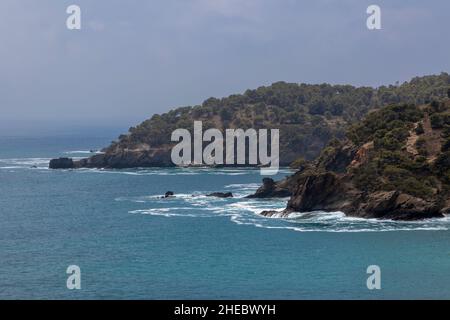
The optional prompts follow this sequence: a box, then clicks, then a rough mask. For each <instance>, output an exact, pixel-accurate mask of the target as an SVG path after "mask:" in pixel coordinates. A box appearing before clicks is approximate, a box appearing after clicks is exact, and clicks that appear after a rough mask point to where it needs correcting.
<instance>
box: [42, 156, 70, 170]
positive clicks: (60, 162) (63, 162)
mask: <svg viewBox="0 0 450 320" xmlns="http://www.w3.org/2000/svg"><path fill="white" fill-rule="evenodd" d="M48 166H49V168H50V169H73V168H75V165H74V162H73V160H72V159H71V158H58V159H53V160H51V161H50V163H49V165H48Z"/></svg>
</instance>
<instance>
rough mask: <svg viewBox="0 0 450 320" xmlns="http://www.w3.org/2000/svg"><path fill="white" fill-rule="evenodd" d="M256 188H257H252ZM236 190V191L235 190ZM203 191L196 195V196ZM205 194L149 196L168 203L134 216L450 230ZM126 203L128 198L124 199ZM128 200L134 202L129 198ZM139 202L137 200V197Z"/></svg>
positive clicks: (433, 222)
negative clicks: (267, 214) (288, 209)
mask: <svg viewBox="0 0 450 320" xmlns="http://www.w3.org/2000/svg"><path fill="white" fill-rule="evenodd" d="M248 186H250V184H242V185H238V184H236V185H228V186H226V187H228V188H227V189H233V188H237V189H239V188H242V187H244V188H245V187H248ZM252 187H254V186H253V185H252ZM233 191H234V190H233ZM196 193H200V191H196V192H194V194H196ZM202 193H203V195H198V196H192V194H179V195H176V196H175V197H174V198H168V199H169V200H173V201H180V202H181V203H185V205H184V206H176V207H171V206H170V205H171V204H173V202H171V201H167V200H168V199H160V198H157V197H160V196H146V197H145V199H146V202H147V203H146V204H147V205H148V204H151V203H152V202H153V203H155V204H158V205H161V204H165V206H164V207H163V208H148V209H143V210H133V211H130V212H131V213H140V214H147V215H153V216H165V217H197V218H205V217H207V218H211V217H229V219H230V221H231V222H233V223H235V224H238V225H251V226H254V227H258V228H266V229H285V230H291V231H296V232H387V231H422V230H427V231H436V230H450V216H449V217H445V218H443V219H429V220H423V221H411V222H410V221H392V220H376V219H363V218H356V217H347V216H345V214H344V213H342V212H323V211H316V212H306V213H299V212H294V213H291V214H289V215H288V216H284V215H282V214H281V211H282V210H283V209H284V208H285V207H286V201H287V199H269V200H265V199H243V198H236V197H235V198H215V197H206V196H205V195H204V194H207V193H209V192H207V191H204V192H202ZM122 200H124V199H122ZM127 200H128V201H133V199H131V198H128V199H127ZM134 200H136V198H134ZM264 210H270V211H279V212H280V213H279V214H275V215H273V216H271V217H264V216H261V215H260V213H261V212H262V211H264Z"/></svg>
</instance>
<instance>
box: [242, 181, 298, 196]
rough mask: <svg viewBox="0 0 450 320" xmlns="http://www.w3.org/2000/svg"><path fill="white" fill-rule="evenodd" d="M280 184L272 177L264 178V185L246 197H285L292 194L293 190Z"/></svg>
mask: <svg viewBox="0 0 450 320" xmlns="http://www.w3.org/2000/svg"><path fill="white" fill-rule="evenodd" d="M279 185H280V184H277V183H276V182H275V181H274V180H273V179H272V178H264V179H263V185H262V186H261V187H260V188H259V189H258V190H256V192H255V193H254V194H252V195H249V196H247V197H246V198H284V197H289V196H291V195H292V192H291V191H289V190H288V189H287V188H283V187H280V186H279Z"/></svg>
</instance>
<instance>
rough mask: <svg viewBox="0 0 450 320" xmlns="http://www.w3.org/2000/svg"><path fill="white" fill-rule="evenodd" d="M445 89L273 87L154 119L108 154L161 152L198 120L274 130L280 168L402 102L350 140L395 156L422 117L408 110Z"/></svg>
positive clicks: (430, 81) (444, 81) (436, 85)
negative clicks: (371, 141)
mask: <svg viewBox="0 0 450 320" xmlns="http://www.w3.org/2000/svg"><path fill="white" fill-rule="evenodd" d="M449 84H450V76H449V75H448V74H446V73H442V74H440V75H435V76H425V77H418V78H414V79H412V80H411V81H410V82H405V83H404V84H402V85H399V86H393V85H391V86H382V87H379V88H370V87H360V88H357V87H353V86H350V85H330V84H320V85H308V84H296V83H285V82H277V83H274V84H272V85H271V86H267V87H260V88H258V89H256V90H247V91H246V92H245V93H244V94H239V95H231V96H229V97H227V98H222V99H216V98H209V99H207V100H206V101H204V102H203V103H202V105H198V106H193V107H181V108H177V109H174V110H172V111H169V112H167V113H164V114H161V115H154V116H152V117H151V118H150V119H148V120H146V121H144V122H142V123H141V124H140V125H138V126H136V127H132V128H130V130H129V133H128V134H126V135H121V136H120V137H119V140H118V141H116V142H113V143H112V145H111V146H110V147H109V148H107V149H106V151H107V152H108V151H111V152H114V151H115V150H123V149H135V148H139V146H141V145H143V144H144V145H148V146H150V147H152V148H158V147H164V146H167V145H170V144H171V142H170V136H171V133H172V131H173V130H175V129H177V128H186V129H188V130H192V126H193V121H194V120H201V121H203V127H204V130H205V129H208V128H212V127H214V128H218V129H222V130H223V129H225V128H243V129H247V128H255V129H259V128H278V129H280V156H281V163H282V164H289V163H291V162H292V161H294V160H295V159H297V158H299V157H303V158H305V159H306V160H311V159H314V158H316V157H317V156H318V155H319V154H320V151H321V150H322V148H323V147H324V146H326V144H327V143H328V142H329V141H330V140H331V139H332V138H343V137H344V136H345V132H346V129H347V127H348V125H349V124H350V123H354V122H356V121H359V120H361V119H362V118H364V117H365V116H366V115H367V113H368V112H370V111H371V110H374V109H376V108H378V107H381V106H386V105H390V104H394V103H399V102H402V103H406V104H404V105H401V106H397V107H391V111H390V112H389V113H388V114H386V115H385V116H384V117H385V118H383V119H382V118H380V119H377V118H376V117H377V116H376V115H375V114H369V116H368V119H369V121H368V123H369V124H371V125H372V126H375V127H369V128H364V127H355V128H353V130H354V133H353V138H354V139H362V140H367V139H368V138H371V137H369V135H375V134H376V144H377V146H380V147H383V148H387V149H389V150H396V149H397V148H398V147H399V145H400V144H401V143H402V142H403V140H404V138H405V136H406V135H407V131H408V130H409V124H410V123H411V122H414V121H416V119H417V118H418V117H419V116H420V114H419V112H417V111H416V110H415V109H414V108H413V107H411V104H417V105H418V104H423V103H426V102H430V101H432V100H433V99H435V100H436V99H442V98H443V97H445V96H446V95H447V89H448V87H449ZM396 108H397V109H396ZM374 117H375V118H374ZM391 117H398V119H394V120H398V121H397V122H393V121H391V120H392V119H391ZM433 119H434V120H433V121H434V123H435V125H438V126H442V125H443V123H444V122H445V121H446V120H445V119H443V118H442V115H436V116H434V118H433ZM386 120H389V121H387V122H388V123H389V125H388V126H386V125H385V124H384V122H386ZM374 129H376V130H375V131H376V132H374ZM394 129H395V130H394ZM383 130H385V131H383ZM355 142H357V141H355Z"/></svg>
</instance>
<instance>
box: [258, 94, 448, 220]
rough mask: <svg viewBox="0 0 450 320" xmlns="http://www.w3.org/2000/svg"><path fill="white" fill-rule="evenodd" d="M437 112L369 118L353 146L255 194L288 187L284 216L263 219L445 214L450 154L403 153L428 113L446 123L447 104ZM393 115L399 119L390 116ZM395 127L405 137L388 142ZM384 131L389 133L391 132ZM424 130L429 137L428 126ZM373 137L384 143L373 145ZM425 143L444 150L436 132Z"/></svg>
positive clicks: (414, 110)
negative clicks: (321, 213) (338, 213)
mask: <svg viewBox="0 0 450 320" xmlns="http://www.w3.org/2000/svg"><path fill="white" fill-rule="evenodd" d="M438 106H439V108H435V109H432V106H431V107H429V106H422V107H420V108H419V107H416V106H411V105H399V106H390V107H386V108H383V109H380V110H379V111H377V112H375V113H373V114H371V116H370V117H369V118H368V119H367V120H365V122H363V123H361V124H359V125H357V126H355V127H354V128H353V129H352V131H351V132H350V134H351V136H352V137H353V138H354V140H349V139H346V140H343V141H341V142H333V144H331V145H330V146H328V147H326V148H325V149H324V151H323V152H322V154H321V156H320V157H319V158H318V159H317V160H316V161H315V163H314V166H313V167H312V168H309V169H308V170H303V171H302V172H297V173H296V174H295V175H293V176H291V177H290V178H287V179H284V180H282V181H280V182H278V183H276V182H271V181H270V183H269V182H266V183H265V185H263V186H262V187H261V188H260V189H259V190H260V192H262V193H263V194H265V192H264V191H265V190H271V189H273V188H274V186H275V185H277V184H281V183H283V184H285V185H286V184H287V185H288V186H289V190H291V191H292V196H291V198H290V200H289V201H288V203H287V207H286V209H285V210H283V211H281V212H278V211H264V212H262V213H261V214H262V215H264V216H278V217H285V216H288V215H289V214H290V213H292V212H310V211H328V212H330V211H341V212H344V213H345V214H346V215H347V216H353V217H359V218H370V219H389V220H406V221H407V220H421V219H427V218H442V217H444V215H445V214H449V213H450V194H449V191H448V190H450V189H449V187H450V186H449V180H448V177H449V173H450V167H449V165H450V163H449V162H448V161H447V159H448V158H449V156H450V153H449V152H448V151H441V152H437V151H435V152H434V153H433V154H431V155H432V156H429V157H428V158H425V157H422V158H420V157H416V158H414V157H415V155H414V154H411V153H409V152H408V148H407V147H406V144H407V143H408V142H409V143H410V142H411V139H409V138H408V134H409V135H411V134H412V132H413V131H412V130H408V129H409V128H415V127H417V123H419V122H421V121H424V120H423V119H424V118H425V119H426V118H427V117H428V116H429V114H428V113H430V112H435V113H436V115H435V117H437V116H442V117H445V114H444V113H443V112H445V111H446V110H450V100H447V101H444V102H441V103H440V104H438ZM433 110H435V111H433ZM436 110H437V111H436ZM447 112H448V111H447ZM396 114H398V117H396V116H393V115H396ZM405 114H409V116H405ZM400 118H401V119H402V121H399V120H398V119H400ZM389 122H391V123H389ZM399 123H400V124H401V125H399ZM399 126H403V127H404V128H405V130H404V132H405V133H404V135H403V136H402V137H398V138H397V140H389V139H390V138H391V137H392V136H393V133H395V132H396V131H395V130H397V129H396V128H398V127H399ZM386 128H392V129H391V130H392V132H389V131H388V130H386ZM428 130H429V131H430V130H431V131H433V129H432V128H431V126H430V127H429V128H428ZM420 135H421V134H419V138H420ZM374 137H382V138H383V139H379V138H378V140H376V141H375V142H374V141H373V140H372V139H373V138H374ZM421 138H422V139H424V137H421ZM425 138H426V139H425V141H426V142H427V143H428V144H431V145H433V146H437V147H435V148H434V149H433V150H438V149H439V150H441V149H442V148H441V145H442V141H441V139H442V138H441V134H440V131H437V132H434V133H433V132H432V133H431V134H430V133H429V134H428V136H427V137H425ZM443 138H446V139H449V137H448V136H447V137H445V136H444V137H443ZM355 141H356V142H355ZM393 144H394V146H395V150H393ZM438 147H439V148H438ZM444 152H447V153H444ZM429 155H430V153H429Z"/></svg>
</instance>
